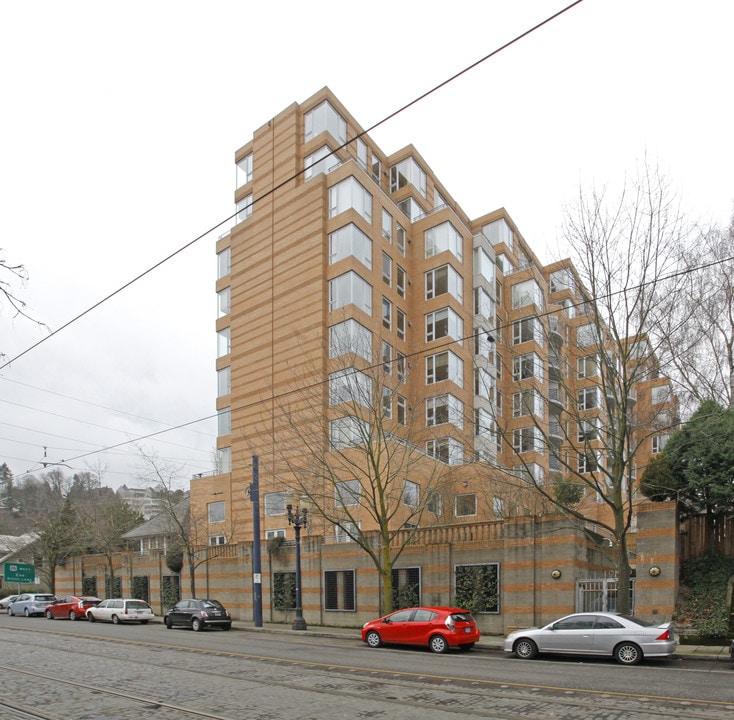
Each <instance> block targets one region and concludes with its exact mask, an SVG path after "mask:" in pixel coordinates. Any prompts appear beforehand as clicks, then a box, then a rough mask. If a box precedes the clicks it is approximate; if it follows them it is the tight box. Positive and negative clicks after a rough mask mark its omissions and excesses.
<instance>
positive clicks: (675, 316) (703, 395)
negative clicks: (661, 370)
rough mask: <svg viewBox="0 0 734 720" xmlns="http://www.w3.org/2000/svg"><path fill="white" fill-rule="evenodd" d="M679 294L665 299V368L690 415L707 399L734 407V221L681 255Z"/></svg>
mask: <svg viewBox="0 0 734 720" xmlns="http://www.w3.org/2000/svg"><path fill="white" fill-rule="evenodd" d="M682 262H683V267H682V270H683V271H684V272H685V274H684V276H683V278H682V282H681V286H680V288H679V292H678V293H674V294H671V295H669V296H668V297H667V298H664V300H665V305H664V307H665V310H666V312H665V314H664V315H663V320H664V321H665V322H664V325H663V327H662V332H661V343H662V347H663V350H664V358H665V360H666V361H667V364H666V369H667V370H668V372H669V373H670V374H671V375H672V376H673V377H674V379H675V380H676V382H677V383H678V386H679V387H680V388H681V390H680V394H681V396H682V400H683V402H684V405H685V407H686V408H687V409H688V410H689V411H690V410H692V409H693V408H695V407H697V406H698V405H700V404H701V403H702V402H705V401H706V400H715V401H716V402H717V403H719V404H720V405H723V406H724V407H729V408H731V407H734V217H732V219H731V221H730V223H729V227H728V228H725V229H722V228H711V229H709V230H707V231H705V232H702V233H700V235H698V236H697V237H696V238H695V241H694V242H693V244H692V246H691V247H688V248H686V249H685V250H684V252H683V253H682Z"/></svg>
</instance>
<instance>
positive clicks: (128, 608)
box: [87, 598, 155, 625]
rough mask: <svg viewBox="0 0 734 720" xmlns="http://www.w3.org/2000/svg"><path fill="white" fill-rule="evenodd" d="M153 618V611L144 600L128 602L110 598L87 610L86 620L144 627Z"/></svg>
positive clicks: (124, 599) (128, 600)
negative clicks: (129, 623) (136, 624)
mask: <svg viewBox="0 0 734 720" xmlns="http://www.w3.org/2000/svg"><path fill="white" fill-rule="evenodd" d="M154 617H155V615H154V614H153V610H152V608H151V607H150V605H148V603H147V602H145V600H130V599H127V598H110V599H108V600H102V602H101V603H100V604H99V605H95V606H94V607H91V608H89V610H87V620H89V622H94V621H95V620H101V621H103V622H111V623H114V624H115V625H117V624H118V623H123V622H139V623H141V624H142V625H145V624H146V623H147V622H148V620H152V619H153V618H154Z"/></svg>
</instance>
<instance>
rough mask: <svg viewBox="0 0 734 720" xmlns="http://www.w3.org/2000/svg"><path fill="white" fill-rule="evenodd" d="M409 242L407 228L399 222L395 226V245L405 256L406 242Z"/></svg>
mask: <svg viewBox="0 0 734 720" xmlns="http://www.w3.org/2000/svg"><path fill="white" fill-rule="evenodd" d="M407 242H408V236H407V234H406V232H405V228H404V227H403V226H402V225H401V224H400V223H397V225H396V227H395V247H396V248H397V249H398V250H399V251H400V254H401V255H403V256H405V243H407Z"/></svg>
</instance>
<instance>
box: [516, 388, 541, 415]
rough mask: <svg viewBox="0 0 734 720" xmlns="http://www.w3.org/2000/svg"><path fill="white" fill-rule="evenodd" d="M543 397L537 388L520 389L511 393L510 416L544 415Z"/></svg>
mask: <svg viewBox="0 0 734 720" xmlns="http://www.w3.org/2000/svg"><path fill="white" fill-rule="evenodd" d="M544 414H545V413H544V407H543V398H542V396H541V394H540V393H539V392H538V391H537V390H522V391H521V392H516V393H513V395H512V417H522V416H523V415H534V416H535V417H537V418H542V417H543V416H544Z"/></svg>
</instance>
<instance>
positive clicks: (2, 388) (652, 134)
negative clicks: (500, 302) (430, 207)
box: [0, 0, 734, 487]
mask: <svg viewBox="0 0 734 720" xmlns="http://www.w3.org/2000/svg"><path fill="white" fill-rule="evenodd" d="M568 4H569V2H557V1H555V0H542V1H541V0H523V2H517V1H516V0H502V1H495V0H486V1H485V2H477V1H476V0H474V1H472V2H469V1H467V0H454V1H453V2H450V3H446V2H443V3H439V2H435V1H434V0H422V1H421V2H413V1H404V2H386V1H385V0H375V1H373V2H371V3H368V4H364V3H345V2H336V1H319V0H314V1H313V2H310V3H296V2H280V3H267V4H266V3H258V4H255V3H246V2H233V1H222V2H217V1H216V0H215V1H214V2H210V3H206V4H204V3H192V2H188V1H186V0H184V1H177V2H170V1H168V0H165V1H160V2H155V1H154V0H148V1H146V2H140V1H138V0H132V2H127V3H124V4H123V3H113V2H99V1H95V2H65V3H59V2H56V1H53V2H52V1H50V0H39V1H38V2H34V3H20V2H17V3H5V4H4V5H3V9H2V15H1V17H2V30H1V31H0V64H1V66H2V67H3V74H2V78H1V79H0V88H1V91H2V96H1V97H2V107H3V110H2V115H1V116H0V118H1V119H0V128H1V132H0V247H2V248H4V256H5V258H6V260H7V261H9V262H11V263H12V262H21V263H24V264H25V265H26V268H27V270H28V272H29V274H30V280H29V282H28V283H27V285H26V286H25V287H20V286H16V287H15V289H16V291H17V293H18V294H19V295H20V296H21V297H23V299H25V300H26V301H27V303H28V306H29V311H30V312H31V313H32V314H33V316H34V317H36V318H37V319H39V320H41V321H43V322H44V323H46V324H47V325H48V326H49V327H50V328H51V329H53V330H55V329H57V328H59V327H61V326H62V325H64V324H65V323H66V322H68V321H69V320H70V319H72V318H73V317H75V316H76V315H78V314H79V313H81V312H83V311H85V310H86V309H88V308H89V307H91V306H92V305H94V304H95V303H97V302H98V301H99V300H101V299H102V298H103V297H105V296H107V295H108V294H110V293H111V292H113V291H114V290H116V289H117V288H119V287H121V286H122V285H124V284H125V283H127V282H129V281H130V280H131V279H133V278H134V277H136V276H137V275H138V274H140V273H142V272H144V271H145V270H147V269H148V268H150V267H151V266H153V265H155V264H156V263H158V262H159V261H160V260H162V259H163V258H165V257H167V256H168V255H169V254H171V253H172V252H174V251H176V250H177V249H178V248H180V247H181V246H183V245H185V244H187V243H189V242H190V241H191V240H193V239H194V238H195V237H197V236H198V235H199V234H201V233H202V232H204V231H205V230H207V229H208V228H210V227H212V226H214V225H216V224H217V223H219V222H220V221H222V220H223V219H224V218H226V217H227V216H229V215H230V214H231V213H232V212H233V209H234V208H233V191H234V180H235V172H234V163H233V156H234V151H235V150H236V149H237V148H238V147H240V146H241V145H243V144H244V143H246V142H247V141H248V140H249V139H250V138H251V136H252V133H253V131H254V130H255V129H257V128H258V127H260V126H261V125H263V124H264V123H265V122H267V120H268V119H269V118H271V117H272V116H274V115H275V114H276V113H278V112H279V111H280V110H282V109H283V108H284V107H286V106H287V105H289V104H290V103H292V102H294V101H295V102H302V101H303V100H305V99H307V98H308V97H309V96H310V95H312V94H313V93H314V92H316V91H317V90H319V89H320V88H321V87H323V86H325V85H328V86H329V87H330V88H331V89H332V90H333V91H334V92H335V93H336V95H337V96H338V97H339V98H340V99H341V101H342V102H343V103H344V104H345V105H346V107H347V108H348V109H349V110H350V111H351V113H352V114H353V115H354V116H355V117H356V118H357V120H358V121H359V122H360V123H361V124H362V125H363V126H364V127H369V126H371V125H373V124H374V123H376V122H378V121H380V120H381V119H382V118H383V117H385V116H387V115H388V114H390V113H392V112H394V111H395V110H396V109H398V108H399V107H401V106H403V105H404V104H406V103H407V102H409V101H411V100H413V99H414V98H415V97H417V96H418V95H420V94H422V93H423V92H425V91H427V90H429V89H430V88H432V87H434V86H435V85H437V84H439V83H440V82H442V81H443V80H445V79H447V78H448V77H450V76H452V75H454V74H455V73H457V72H459V71H460V70H462V69H463V68H464V67H466V66H468V65H470V64H472V63H473V62H475V61H476V60H478V59H479V58H481V57H483V56H485V55H487V54H488V53H490V52H491V51H492V50H494V49H495V48H497V47H499V46H500V45H502V44H504V43H505V42H507V41H509V40H511V39H512V38H513V37H515V36H516V35H518V34H520V33H522V32H524V31H526V30H527V29H529V28H530V27H532V26H533V25H535V24H537V23H538V22H540V21H542V20H543V19H545V18H546V17H548V16H550V15H552V14H553V13H555V12H557V11H558V10H560V9H561V8H563V7H565V6H566V5H568ZM732 27H734V3H730V2H725V1H722V0H698V1H697V2H696V3H691V2H683V1H682V0H584V2H582V3H581V4H580V5H578V6H576V7H575V8H573V9H571V10H570V11H569V12H567V13H565V14H564V15H562V16H561V17H560V18H558V19H557V20H555V21H553V22H552V23H550V24H549V25H547V26H545V27H544V28H542V29H540V30H539V31H537V32H536V33H533V34H532V35H531V36H529V37H527V38H525V39H524V40H522V41H520V42H519V43H517V44H515V45H513V46H512V47H511V48H509V49H508V50H506V51H504V52H502V53H500V54H499V55H498V56H496V57H494V58H492V59H490V60H489V61H487V62H486V63H483V64H482V65H481V66H479V67H477V68H475V69H474V70H472V71H470V72H468V73H466V74H465V75H462V76H461V77H460V78H459V79H458V80H456V81H455V82H453V83H451V84H450V85H449V86H447V87H445V88H443V89H441V90H440V91H438V92H437V93H435V94H434V95H432V96H430V97H429V98H428V99H426V100H424V101H422V102H421V103H419V104H417V105H415V106H413V107H412V108H410V109H409V110H407V111H406V112H404V113H403V114H401V115H400V116H398V117H397V118H395V119H393V120H391V121H390V122H388V123H386V124H385V125H383V126H381V127H379V128H378V129H377V130H375V131H374V132H373V133H372V138H373V140H375V141H376V142H377V144H378V145H379V146H380V147H381V148H382V149H383V150H384V151H385V152H388V153H391V152H394V151H396V150H398V149H399V148H401V147H403V146H404V145H406V144H408V143H413V144H414V145H415V146H416V147H417V148H418V150H419V152H420V153H421V154H422V155H423V157H424V158H425V159H426V161H427V162H428V163H429V164H430V166H431V168H432V169H433V170H434V171H435V172H436V173H437V175H438V176H439V178H440V179H441V181H442V182H443V183H444V184H445V186H446V188H447V189H448V190H449V192H450V193H451V194H452V195H453V196H454V198H455V199H456V200H457V201H458V202H459V203H460V204H461V205H462V207H463V208H464V209H465V210H466V212H468V213H469V215H470V216H472V217H478V216H479V215H482V214H484V213H486V212H489V211H491V210H494V209H496V208H498V207H501V206H504V207H505V208H507V210H508V212H509V213H510V215H511V216H512V217H513V218H514V220H515V221H516V222H517V224H518V226H519V228H520V231H521V232H522V233H523V235H524V236H525V238H526V239H527V240H528V242H529V243H530V245H531V246H532V247H533V248H534V249H535V250H536V252H537V253H538V254H539V255H540V256H541V258H542V259H544V260H552V259H554V258H556V257H558V256H559V255H560V254H563V253H562V248H560V249H559V244H558V235H559V227H560V223H561V219H562V208H563V205H564V203H568V202H570V201H572V199H573V196H574V195H575V194H576V192H577V191H578V188H579V185H580V184H585V185H589V184H591V183H596V184H604V183H607V182H610V183H619V182H620V181H621V180H622V179H623V177H624V175H625V173H630V172H633V171H634V170H635V168H636V167H637V166H638V164H639V163H640V161H642V159H643V158H644V157H645V156H647V158H648V160H652V161H653V162H655V163H659V165H660V167H661V168H662V169H663V171H664V173H665V174H666V175H667V176H668V177H669V178H670V179H671V181H672V183H673V186H674V189H675V190H676V191H677V192H678V193H680V196H681V200H682V203H683V207H684V209H685V210H686V211H687V212H688V213H690V216H691V217H692V218H695V219H697V220H700V221H702V222H704V223H708V222H716V223H718V224H722V225H723V224H726V223H727V222H728V219H729V217H730V216H731V212H732V209H733V207H734V205H733V202H734V182H733V180H734V133H732V130H731V127H732V93H731V83H732V70H733V69H734V44H733V43H732V42H731V29H732ZM214 281H215V254H214V236H209V237H207V238H205V239H203V240H201V241H199V242H198V243H196V244H194V245H193V246H192V247H191V248H189V249H188V250H186V251H185V252H183V253H181V254H180V255H178V256H176V257H175V258H174V259H173V260H171V261H170V262H167V263H165V264H164V265H163V266H161V267H160V268H158V269H157V270H155V271H154V272H152V273H150V274H149V275H147V276H146V277H145V278H144V279H143V280H141V281H139V282H137V283H135V284H134V285H133V286H131V287H130V288H128V289H127V290H125V291H124V292H122V293H120V294H118V295H116V296H115V297H114V298H113V299H111V300H110V301H108V302H106V303H104V304H103V305H101V306H100V307H98V308H97V309H95V310H94V311H92V312H90V313H89V314H87V315H86V316H85V317H84V318H82V319H81V320H79V321H78V322H76V323H75V324H73V325H72V326H70V327H69V328H67V329H65V330H63V331H62V332H59V333H58V335H56V336H54V337H52V338H50V339H49V340H48V341H46V342H44V343H43V344H42V345H40V346H39V347H38V348H36V349H34V350H32V351H31V352H29V353H26V354H25V355H23V357H21V358H19V359H18V360H16V361H15V362H13V363H12V364H11V365H9V366H8V367H5V368H4V369H2V370H0V462H3V461H4V462H7V463H8V465H9V466H10V468H11V469H12V470H13V472H14V473H15V475H16V476H22V474H23V473H26V472H28V471H35V472H38V471H39V470H41V469H42V466H41V465H40V462H41V461H42V460H43V457H44V448H46V450H45V452H46V461H47V462H60V461H62V460H63V461H65V462H66V463H67V464H68V465H70V467H69V468H66V467H64V468H63V469H64V471H65V472H67V473H69V474H71V473H72V472H74V471H78V470H85V469H88V467H90V466H92V467H96V466H97V465H98V464H99V463H101V464H102V465H106V466H107V468H108V471H107V474H106V475H105V477H104V481H105V482H106V483H107V484H109V485H112V486H114V487H117V486H119V485H121V484H123V483H126V484H128V485H136V484H138V483H137V482H136V479H135V475H136V473H137V470H136V467H137V466H138V465H139V464H140V463H139V460H138V454H137V451H136V450H135V448H134V447H133V446H132V445H124V446H121V447H118V448H117V449H115V450H113V451H107V452H97V451H98V450H100V449H103V448H108V447H110V446H113V445H116V444H119V443H126V442H128V441H129V440H132V439H135V438H139V437H141V436H145V435H148V434H150V433H154V432H157V431H160V430H163V429H165V428H166V427H170V426H178V425H181V424H184V423H189V422H192V421H194V420H197V419H200V418H205V417H207V416H210V415H213V413H214V409H215V392H216V391H215V373H214V362H215V332H214V321H215V317H216V306H215V293H214ZM43 337H44V331H42V330H40V329H39V328H37V327H35V326H33V325H32V324H30V323H28V322H27V321H25V320H23V319H20V318H16V319H13V318H12V316H11V314H10V309H9V308H8V307H7V306H3V307H1V308H0V352H4V353H5V355H6V359H7V358H13V357H16V356H17V355H19V354H20V353H22V352H23V351H24V350H26V349H27V348H28V347H30V346H31V345H33V344H34V343H35V342H37V341H38V340H40V339H42V338H43ZM215 436H216V423H215V422H214V421H213V420H209V421H205V422H201V423H197V424H193V425H190V426H189V427H188V428H186V429H185V430H177V431H174V432H169V433H165V434H162V435H159V436H157V437H156V438H151V439H148V440H143V441H142V444H143V445H144V446H145V447H146V448H148V449H155V451H157V452H158V453H159V455H160V456H162V457H165V458H169V459H170V460H171V461H172V462H174V463H178V464H180V465H181V467H182V476H184V477H187V476H189V475H191V474H193V473H198V472H207V471H209V470H211V467H212V465H211V456H212V451H213V448H214V446H215V440H216V437H215ZM71 458H73V460H70V459H71Z"/></svg>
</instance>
